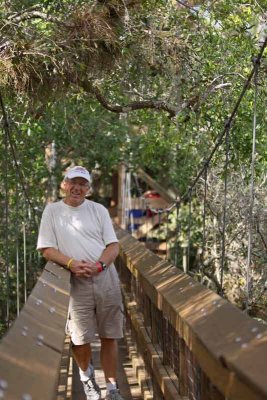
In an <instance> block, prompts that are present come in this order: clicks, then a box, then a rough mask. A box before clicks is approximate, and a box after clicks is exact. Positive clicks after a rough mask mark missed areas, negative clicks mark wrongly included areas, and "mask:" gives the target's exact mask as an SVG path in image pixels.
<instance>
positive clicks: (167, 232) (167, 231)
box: [165, 212, 169, 260]
mask: <svg viewBox="0 0 267 400" xmlns="http://www.w3.org/2000/svg"><path fill="white" fill-rule="evenodd" d="M168 237H169V212H167V221H166V257H165V258H166V260H168Z"/></svg>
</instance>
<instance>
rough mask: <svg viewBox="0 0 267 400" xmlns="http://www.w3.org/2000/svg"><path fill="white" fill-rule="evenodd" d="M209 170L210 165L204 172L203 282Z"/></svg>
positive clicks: (206, 166)
mask: <svg viewBox="0 0 267 400" xmlns="http://www.w3.org/2000/svg"><path fill="white" fill-rule="evenodd" d="M208 168H209V165H208V164H206V165H205V170H204V196H203V215H202V231H203V233H202V253H201V281H202V280H203V268H204V259H205V252H206V214H207V189H208Z"/></svg>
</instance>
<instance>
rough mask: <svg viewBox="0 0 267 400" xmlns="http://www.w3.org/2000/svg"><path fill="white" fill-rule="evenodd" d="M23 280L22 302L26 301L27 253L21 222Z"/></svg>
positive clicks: (24, 231)
mask: <svg viewBox="0 0 267 400" xmlns="http://www.w3.org/2000/svg"><path fill="white" fill-rule="evenodd" d="M22 227H23V280H24V303H26V301H27V253H26V224H25V222H23V225H22Z"/></svg>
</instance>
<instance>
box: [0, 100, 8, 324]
mask: <svg viewBox="0 0 267 400" xmlns="http://www.w3.org/2000/svg"><path fill="white" fill-rule="evenodd" d="M0 102H1V108H2V113H3V133H4V147H5V157H4V161H5V166H4V171H5V172H4V177H5V218H4V221H5V264H6V326H7V328H8V327H9V322H10V297H9V296H10V279H9V278H10V277H9V242H8V236H9V235H8V233H9V185H8V150H9V148H8V147H9V146H8V131H7V129H8V119H7V115H6V112H5V108H4V106H3V104H2V98H1V97H0Z"/></svg>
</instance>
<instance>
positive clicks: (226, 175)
mask: <svg viewBox="0 0 267 400" xmlns="http://www.w3.org/2000/svg"><path fill="white" fill-rule="evenodd" d="M230 130H231V125H230V124H229V125H228V127H227V131H226V135H225V163H224V194H223V218H222V257H221V272H220V294H221V295H223V275H224V270H225V258H226V257H225V235H226V217H227V190H228V164H229V150H230Z"/></svg>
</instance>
